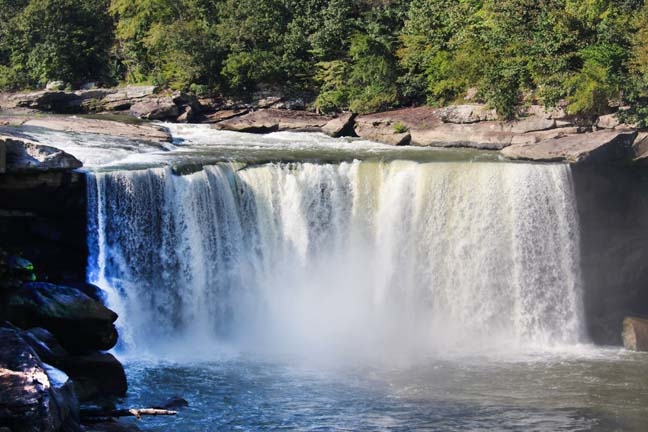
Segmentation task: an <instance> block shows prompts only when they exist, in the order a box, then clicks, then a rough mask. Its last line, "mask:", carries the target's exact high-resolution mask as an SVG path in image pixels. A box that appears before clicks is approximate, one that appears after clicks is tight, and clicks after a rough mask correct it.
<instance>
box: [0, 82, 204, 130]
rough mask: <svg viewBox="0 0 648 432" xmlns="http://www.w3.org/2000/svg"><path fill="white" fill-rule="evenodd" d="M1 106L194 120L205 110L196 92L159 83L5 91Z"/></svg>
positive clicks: (72, 112)
mask: <svg viewBox="0 0 648 432" xmlns="http://www.w3.org/2000/svg"><path fill="white" fill-rule="evenodd" d="M0 109H29V110H37V111H45V112H54V113H59V114H83V113H97V112H104V111H109V112H125V113H127V114H130V115H134V116H136V117H139V118H143V119H149V120H169V121H176V120H178V118H179V117H180V116H184V120H185V121H191V120H193V118H194V116H196V115H197V114H199V113H200V112H201V111H202V106H201V105H200V103H199V102H198V99H197V98H196V97H195V96H192V95H188V94H186V93H182V92H169V91H166V92H158V88H157V87H155V86H126V87H118V88H110V89H95V88H92V89H87V90H77V91H63V90H58V89H54V88H52V89H46V90H43V91H37V92H30V93H14V94H3V95H2V96H1V97H0Z"/></svg>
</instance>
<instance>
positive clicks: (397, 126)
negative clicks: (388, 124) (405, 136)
mask: <svg viewBox="0 0 648 432" xmlns="http://www.w3.org/2000/svg"><path fill="white" fill-rule="evenodd" d="M393 127H394V133H397V134H401V133H405V132H407V131H408V130H409V128H408V127H407V126H406V125H405V124H403V123H401V122H396V123H394V126H393Z"/></svg>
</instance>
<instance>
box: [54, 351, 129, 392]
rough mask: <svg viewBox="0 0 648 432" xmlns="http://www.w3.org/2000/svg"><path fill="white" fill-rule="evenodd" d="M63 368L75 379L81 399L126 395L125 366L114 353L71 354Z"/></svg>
mask: <svg viewBox="0 0 648 432" xmlns="http://www.w3.org/2000/svg"><path fill="white" fill-rule="evenodd" d="M62 369H63V370H64V371H65V372H66V373H67V374H68V375H70V377H71V378H72V380H73V381H74V383H75V386H76V390H77V394H78V396H79V399H80V400H81V401H85V400H89V399H92V398H93V397H97V396H124V395H125V394H126V390H127V389H128V384H127V382H126V373H125V372H124V367H123V366H122V364H121V363H120V362H119V361H118V360H117V359H116V358H115V357H114V356H113V355H112V354H108V353H100V352H94V353H90V354H86V355H78V356H69V357H68V358H67V359H66V360H65V363H64V364H63V365H62Z"/></svg>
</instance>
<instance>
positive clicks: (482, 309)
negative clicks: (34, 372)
mask: <svg viewBox="0 0 648 432" xmlns="http://www.w3.org/2000/svg"><path fill="white" fill-rule="evenodd" d="M88 183H89V212H90V214H89V224H90V226H89V233H90V240H89V242H90V252H91V258H90V265H89V270H90V279H91V281H92V282H94V283H97V284H98V285H100V286H102V287H103V288H105V289H107V290H108V291H109V292H110V293H111V294H110V302H111V306H112V307H113V308H115V309H116V310H117V311H118V312H119V313H120V315H121V317H122V318H121V328H122V333H123V338H124V340H125V344H126V348H127V349H134V350H139V349H149V348H153V347H155V348H163V347H164V346H165V345H166V344H170V343H174V344H177V343H180V344H182V343H185V344H186V346H187V347H191V346H196V345H202V346H205V345H209V344H211V343H216V341H226V342H227V343H233V344H240V345H241V346H243V347H245V348H250V347H254V349H267V350H278V351H291V350H296V351H303V350H311V351H313V352H315V353H319V352H331V351H339V352H358V353H365V354H366V353H371V354H370V355H385V354H387V353H389V352H395V351H398V352H404V353H411V352H419V351H421V352H425V353H427V352H435V351H443V350H472V349H481V348H484V349H489V347H493V346H500V347H501V346H505V347H523V346H526V345H533V346H550V345H556V344H573V343H577V342H579V341H581V340H582V338H583V330H582V305H581V303H582V299H581V287H580V269H579V249H578V245H579V237H578V235H579V233H578V220H577V213H576V208H575V200H574V196H573V188H572V183H571V174H570V169H569V167H568V166H566V165H533V164H504V163H416V162H408V161H394V162H388V163H380V162H370V161H364V162H360V161H355V162H352V163H340V164H311V163H277V164H263V165H257V166H247V167H243V166H239V165H236V164H221V165H216V166H207V167H204V168H203V169H202V170H200V171H198V172H195V173H192V174H188V175H175V174H174V173H173V172H172V171H171V169H169V168H159V169H148V170H141V171H112V172H97V173H92V174H90V179H89V182H88Z"/></svg>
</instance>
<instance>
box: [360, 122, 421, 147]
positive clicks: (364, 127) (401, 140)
mask: <svg viewBox="0 0 648 432" xmlns="http://www.w3.org/2000/svg"><path fill="white" fill-rule="evenodd" d="M375 117H376V116H373V117H370V116H364V117H358V118H357V119H356V122H355V127H354V131H355V133H356V134H357V135H358V136H359V137H361V138H364V139H366V140H370V141H376V142H380V143H383V144H389V145H395V146H400V145H408V144H410V142H411V140H412V135H411V134H410V132H409V131H408V128H407V126H405V125H404V124H403V123H401V122H399V121H396V120H393V119H391V118H382V119H380V118H375Z"/></svg>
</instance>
